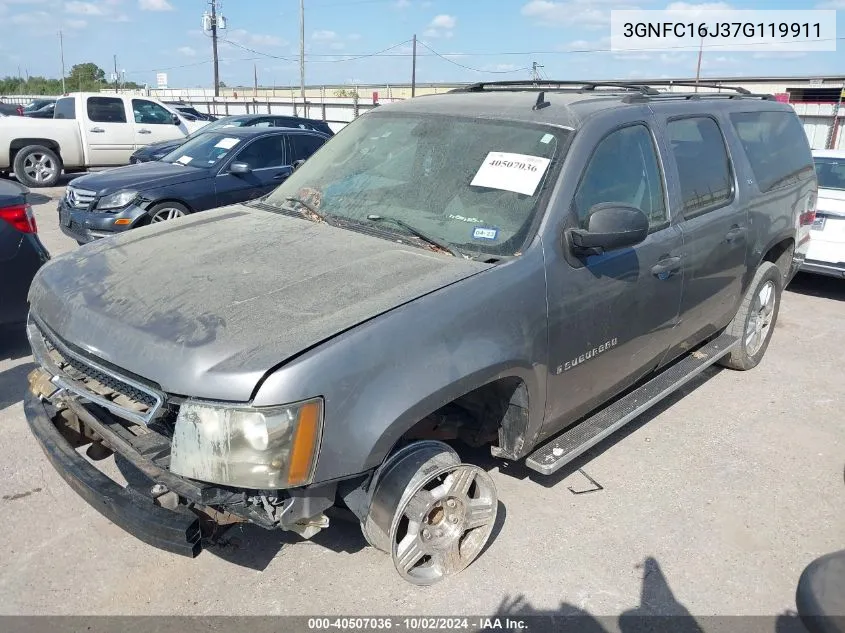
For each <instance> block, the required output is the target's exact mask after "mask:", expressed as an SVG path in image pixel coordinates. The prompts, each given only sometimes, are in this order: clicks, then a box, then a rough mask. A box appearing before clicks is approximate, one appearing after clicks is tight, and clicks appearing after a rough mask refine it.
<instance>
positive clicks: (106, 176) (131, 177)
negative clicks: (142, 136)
mask: <svg viewBox="0 0 845 633" xmlns="http://www.w3.org/2000/svg"><path fill="white" fill-rule="evenodd" d="M211 177H212V172H211V170H209V169H199V168H198V167H188V166H186V165H174V164H173V163H161V162H158V161H154V162H149V163H140V164H138V165H126V166H124V167H115V168H114V169H108V170H106V171H102V172H95V173H93V174H87V175H85V176H82V177H80V178H77V179H75V180H73V181H71V186H73V187H75V188H78V189H90V190H92V191H96V192H97V193H99V194H100V195H105V194H109V193H114V192H116V191H120V190H121V189H137V190H139V191H146V190H149V189H155V188H157V187H164V186H166V185H178V184H181V183H183V182H191V181H194V180H203V179H205V178H211Z"/></svg>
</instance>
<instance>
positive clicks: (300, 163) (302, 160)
mask: <svg viewBox="0 0 845 633" xmlns="http://www.w3.org/2000/svg"><path fill="white" fill-rule="evenodd" d="M304 162H305V159H304V158H300V159H299V160H295V161H293V165H292V167H293V171H296V170H297V169H298V168H299V167H300V166H301V165H302V163H304Z"/></svg>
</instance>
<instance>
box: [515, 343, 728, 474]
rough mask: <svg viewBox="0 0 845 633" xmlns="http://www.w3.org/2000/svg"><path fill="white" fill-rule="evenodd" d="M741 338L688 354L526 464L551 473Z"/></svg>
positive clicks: (685, 380)
mask: <svg viewBox="0 0 845 633" xmlns="http://www.w3.org/2000/svg"><path fill="white" fill-rule="evenodd" d="M739 342H740V341H739V339H738V338H736V337H733V336H729V335H727V334H723V335H722V336H720V337H719V338H717V339H715V340H713V341H712V342H710V343H708V344H707V345H704V346H702V347H700V348H699V349H697V350H696V351H694V352H692V353H690V354H688V355H687V357H686V358H684V359H683V360H681V361H680V362H678V363H677V364H675V365H673V366H672V367H670V368H669V369H667V370H665V371H663V372H662V373H660V374H658V375H657V376H655V377H654V378H652V379H651V380H649V381H648V382H647V383H645V384H644V385H642V386H641V387H638V388H637V389H635V390H634V391H632V392H631V393H629V394H628V395H627V396H625V397H623V398H620V399H619V400H617V401H616V402H614V403H613V404H611V405H610V406H608V407H607V408H605V409H601V410H600V411H598V412H596V413H594V414H593V415H591V416H590V417H589V418H587V419H586V420H584V421H583V422H580V423H578V424H577V425H575V426H574V427H572V428H570V429H569V430H567V431H565V432H564V433H562V434H561V435H558V436H557V437H556V438H554V439H553V440H551V441H550V442H548V443H546V444H544V445H543V446H541V447H540V448H538V449H537V450H536V451H534V452H533V453H531V455H529V456H528V458H527V459H526V460H525V465H526V466H528V468H530V469H532V470H536V471H537V472H538V473H541V474H543V475H551V474H552V473H554V472H555V471H557V470H559V469H560V468H563V467H564V466H565V465H566V464H568V463H569V462H571V461H572V460H573V459H575V458H576V457H578V456H579V455H581V454H582V453H584V452H586V451H587V450H589V449H590V448H592V447H593V446H595V445H596V444H598V443H599V442H601V441H602V440H603V439H604V438H606V437H607V436H608V435H611V434H612V433H614V432H616V431H617V430H619V429H620V428H622V427H623V426H625V425H626V424H627V423H628V422H630V421H631V420H633V419H634V418H636V417H637V416H638V415H640V414H641V413H643V412H644V411H646V410H647V409H649V408H650V407H652V406H654V405H655V404H657V403H658V402H660V401H661V400H662V399H663V398H665V397H666V396H668V395H669V394H670V393H672V392H673V391H675V390H677V389H679V388H680V387H682V386H683V385H685V384H686V383H688V382H689V381H690V380H692V379H693V378H695V377H696V376H697V375H698V374H700V373H701V372H703V371H704V370H705V369H707V368H708V367H710V365H712V364H713V363H715V362H716V361H717V360H719V359H720V358H722V356H725V355H726V354H727V353H728V352H730V351H731V350H732V349H733V348H734V347H735V346H736V345H738V344H739Z"/></svg>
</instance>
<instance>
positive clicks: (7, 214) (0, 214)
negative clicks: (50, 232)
mask: <svg viewBox="0 0 845 633" xmlns="http://www.w3.org/2000/svg"><path fill="white" fill-rule="evenodd" d="M0 220H4V221H6V222H8V223H9V224H11V225H12V226H13V227H14V228H16V229H17V230H18V231H20V232H21V233H37V232H38V227H37V226H36V224H35V216H34V215H33V214H32V207H31V206H30V205H29V203H26V204H16V205H14V206H11V207H2V208H0Z"/></svg>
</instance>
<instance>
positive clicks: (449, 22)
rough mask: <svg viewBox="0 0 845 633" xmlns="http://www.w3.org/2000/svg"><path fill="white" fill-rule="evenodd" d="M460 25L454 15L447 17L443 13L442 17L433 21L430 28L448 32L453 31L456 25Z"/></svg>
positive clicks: (437, 17)
mask: <svg viewBox="0 0 845 633" xmlns="http://www.w3.org/2000/svg"><path fill="white" fill-rule="evenodd" d="M457 23H458V20H457V19H456V18H455V16H453V15H446V14H445V13H442V14H440V15H437V16H434V19H433V20H432V21H431V24H429V26H430V27H431V28H433V29H445V30H447V31H451V30H452V29H454V28H455V25H456V24H457Z"/></svg>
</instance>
